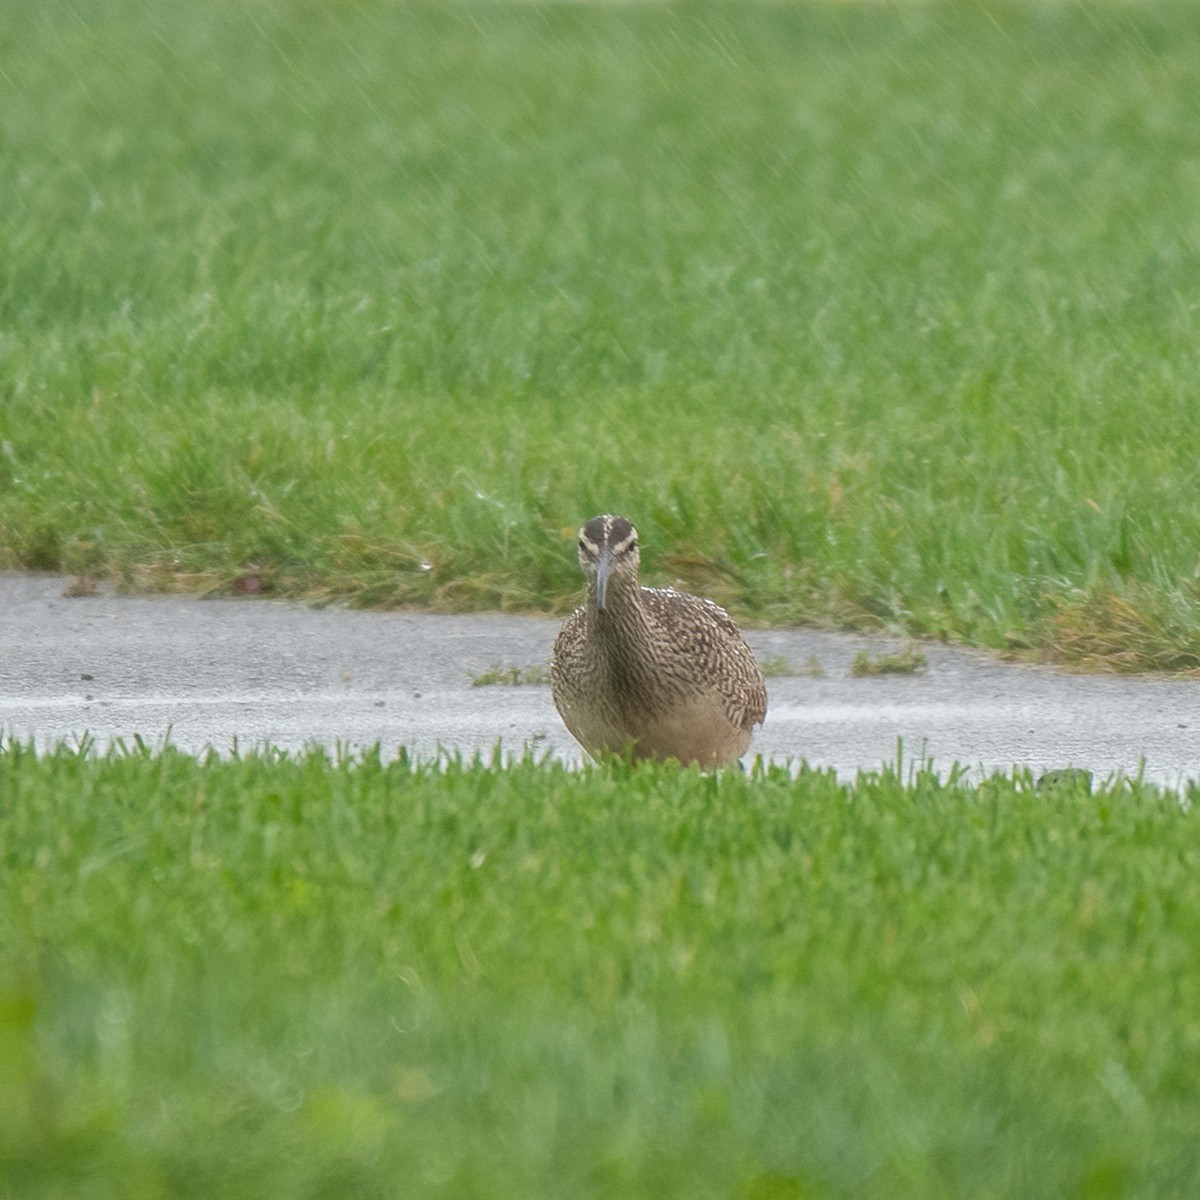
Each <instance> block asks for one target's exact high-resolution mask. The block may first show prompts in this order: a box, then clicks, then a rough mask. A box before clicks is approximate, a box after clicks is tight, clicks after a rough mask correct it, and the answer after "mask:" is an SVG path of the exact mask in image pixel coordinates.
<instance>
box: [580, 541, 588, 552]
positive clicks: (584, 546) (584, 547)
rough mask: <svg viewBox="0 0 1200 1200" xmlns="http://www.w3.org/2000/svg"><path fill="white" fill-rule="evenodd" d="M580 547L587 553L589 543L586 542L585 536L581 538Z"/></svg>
mask: <svg viewBox="0 0 1200 1200" xmlns="http://www.w3.org/2000/svg"><path fill="white" fill-rule="evenodd" d="M579 549H580V550H581V551H582V552H583V553H584V554H586V553H587V543H586V542H585V541H584V540H583V538H580V539H579Z"/></svg>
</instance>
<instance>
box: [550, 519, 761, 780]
mask: <svg viewBox="0 0 1200 1200" xmlns="http://www.w3.org/2000/svg"><path fill="white" fill-rule="evenodd" d="M638 561H639V559H638V541H637V530H636V529H634V527H633V526H632V525H631V524H630V522H629V521H627V520H626V519H625V518H624V517H614V516H608V515H606V516H600V517H593V518H592V519H591V520H590V521H588V522H587V524H586V525H584V526H583V528H582V529H581V530H580V531H579V565H580V566H581V567H582V569H583V574H584V577H585V579H586V580H587V595H586V597H585V599H584V603H583V604H582V605H581V606H580V607H579V608H577V609H576V610H575V611H574V612H573V613H572V614H571V615H570V616H569V617H568V618H567V620H566V621H565V622H564V624H563V627H562V629H560V630H559V633H558V637H557V638H556V639H555V642H554V655H553V657H552V658H551V660H550V685H551V690H552V693H553V696H554V703H555V706H556V707H557V708H558V711H559V713H560V714H561V716H562V719H563V721H564V722H565V723H566V726H567V728H568V729H569V730H570V731H571V733H572V734H573V735H574V736H575V738H576V740H578V741H579V743H580V744H581V745H582V746H583V748H584V749H585V750H586V751H587V752H588V753H589V754H591V755H593V756H596V757H599V756H601V755H603V754H605V753H612V754H618V755H619V754H626V753H628V754H629V755H630V756H631V757H632V758H633V759H634V760H637V759H643V758H655V759H672V758H673V759H677V760H678V761H680V762H682V763H698V764H700V765H701V766H706V767H709V766H718V765H720V764H722V763H730V762H735V761H736V760H737V759H739V758H741V756H742V755H743V754H745V753H746V750H747V749H748V748H749V746H750V738H751V734H752V731H753V728H754V726H756V725H761V724H762V723H763V718H764V717H765V716H766V711H767V690H766V685H765V684H764V682H763V676H762V671H760V670H759V667H758V663H757V662H755V660H754V655H753V654H752V653H751V651H750V647H749V646H747V645H746V642H745V639H744V638H743V637H742V635H741V632H740V631H739V630H738V627H737V626H736V625H735V624H734V623H733V621H731V620H730V618H729V615H728V613H726V612H725V610H724V609H723V608H720V607H719V606H718V605H716V604H714V603H713V602H712V601H711V600H702V599H700V597H698V596H689V595H688V594H687V593H685V592H677V591H675V590H674V589H673V588H644V587H641V586H640V585H639V584H638V575H637V573H638Z"/></svg>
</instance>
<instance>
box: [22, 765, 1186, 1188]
mask: <svg viewBox="0 0 1200 1200" xmlns="http://www.w3.org/2000/svg"><path fill="white" fill-rule="evenodd" d="M87 749H88V748H87V747H86V746H85V747H84V748H83V750H82V752H76V751H74V750H68V749H65V748H60V749H59V750H57V751H55V752H53V753H48V754H43V755H41V756H39V755H36V754H35V753H34V752H33V751H32V750H31V749H27V748H23V747H20V746H17V745H14V744H9V745H8V746H6V747H3V748H0V812H2V813H3V818H4V819H3V825H2V827H0V828H2V832H0V866H2V868H3V869H2V870H0V911H3V912H4V913H5V918H4V920H3V921H2V922H0V1195H2V1196H4V1197H6V1200H7V1198H8V1197H11V1198H12V1200H18V1198H19V1200H50V1198H52V1197H67V1196H69V1197H71V1198H72V1200H110V1198H111V1200H158V1198H166V1197H172V1198H175V1200H179V1198H187V1197H196V1198H197V1200H221V1198H223V1197H229V1198H230V1200H232V1198H234V1197H244V1196H248V1195H253V1196H256V1197H262V1198H263V1200H276V1198H284V1197H287V1198H297V1200H299V1198H305V1200H318V1198H321V1197H330V1198H333V1197H337V1198H343V1197H356V1198H363V1200H373V1198H376V1197H378V1198H379V1200H383V1198H385V1197H395V1196H404V1197H406V1198H411V1200H434V1198H445V1200H493V1198H494V1200H502V1198H503V1200H508V1198H510V1197H522V1198H523V1200H543V1198H545V1200H551V1198H553V1200H559V1198H561V1197H564V1196H571V1197H579V1198H580V1200H592V1198H594V1200H611V1198H612V1197H615V1196H625V1197H636V1198H642V1197H645V1198H647V1200H650V1198H653V1200H709V1198H712V1200H795V1198H797V1197H801V1198H808V1197H814V1198H818V1200H834V1198H841V1197H846V1198H849V1197H853V1198H854V1200H935V1198H940V1197H946V1198H947V1200H949V1198H958V1197H965V1196H980V1197H982V1196H987V1197H994V1198H996V1200H1027V1198H1028V1197H1030V1196H1056V1197H1057V1196H1062V1197H1080V1198H1081V1200H1110V1198H1113V1197H1122V1198H1124V1200H1163V1198H1164V1197H1180V1198H1183V1197H1188V1196H1193V1195H1195V1194H1196V1191H1197V1187H1198V1186H1200V1147H1198V1143H1197V1140H1196V1136H1195V1133H1196V1116H1197V1111H1198V1108H1200V1085H1198V1083H1197V1074H1196V1071H1195V1066H1194V1065H1195V1060H1196V1054H1197V1049H1198V1047H1200V1017H1198V1014H1200V974H1198V973H1197V970H1196V956H1195V945H1196V938H1197V936H1198V934H1200V929H1198V922H1200V916H1198V914H1200V872H1197V870H1196V864H1197V859H1198V857H1200V825H1198V823H1197V813H1196V809H1195V807H1194V805H1193V806H1192V807H1191V808H1190V809H1189V807H1188V806H1187V805H1185V804H1181V803H1180V797H1179V796H1176V795H1165V794H1162V793H1159V792H1157V791H1156V790H1155V789H1153V788H1150V787H1145V786H1142V785H1140V784H1138V783H1136V782H1130V781H1117V782H1109V783H1107V784H1105V785H1102V786H1100V787H1099V788H1098V789H1097V791H1096V793H1095V794H1092V793H1090V792H1089V791H1088V788H1087V786H1086V785H1083V784H1078V783H1074V784H1068V785H1066V786H1063V787H1061V788H1053V789H1050V790H1048V791H1039V790H1037V789H1035V788H1034V786H1033V784H1032V781H1031V780H1030V779H1029V778H1028V776H1026V775H1020V774H1018V775H1015V776H1013V777H1012V778H1008V779H1005V778H1000V777H996V778H993V779H990V780H985V781H983V782H981V783H979V784H978V785H976V786H974V787H971V788H967V787H965V786H963V785H961V784H958V783H955V781H954V780H952V779H951V780H947V781H942V780H939V779H937V778H935V777H934V776H933V775H932V774H930V773H929V772H926V771H922V770H921V769H920V768H919V766H915V767H912V768H905V769H903V770H901V769H898V768H896V769H890V770H887V769H885V770H884V771H883V772H881V773H879V774H876V775H870V776H863V777H860V778H859V779H858V780H857V781H855V782H854V783H853V784H839V783H838V781H837V780H836V778H835V777H834V775H833V773H832V772H830V773H819V772H813V771H805V772H802V773H801V774H800V775H799V777H798V778H797V777H795V776H794V775H793V773H792V772H791V771H790V770H788V769H787V768H782V767H776V768H769V769H762V768H761V767H758V768H755V769H754V770H753V771H751V772H750V773H748V774H742V773H738V772H726V773H721V774H720V775H714V776H709V777H705V776H702V775H700V774H698V773H697V772H694V771H680V770H677V769H674V768H669V767H661V766H660V767H653V766H652V767H647V768H645V769H640V770H637V771H634V772H622V771H611V770H610V771H603V770H598V769H588V770H584V771H572V770H568V769H566V768H565V767H563V766H562V765H561V764H557V765H556V764H548V763H542V764H539V763H535V762H532V761H525V762H523V763H521V762H518V763H515V764H513V765H511V766H509V767H501V766H499V765H495V766H489V765H487V764H480V763H474V764H468V763H462V762H458V761H453V760H448V761H443V762H441V763H436V762H435V763H426V764H424V765H421V766H414V765H413V764H411V763H408V762H405V761H403V760H400V761H397V762H391V763H386V764H385V763H383V762H381V761H380V759H379V757H378V756H377V755H367V756H365V757H364V758H363V759H361V760H356V761H349V760H341V761H339V762H336V763H334V762H330V761H329V760H328V759H326V758H325V757H324V756H322V755H321V754H319V753H314V754H310V755H307V756H301V757H299V758H292V759H287V758H284V757H282V756H278V755H270V754H267V755H255V756H249V757H244V758H241V759H237V760H232V761H224V762H221V761H218V760H216V759H215V758H210V759H209V760H208V761H205V762H201V761H198V760H197V759H195V758H193V757H190V756H188V755H184V754H181V753H178V752H175V751H173V750H170V749H166V750H164V751H162V752H161V753H159V754H156V755H152V754H149V753H137V752H133V753H129V754H121V753H113V754H109V755H107V756H102V757H95V756H93V755H90V754H89V753H88V752H87ZM1193 792H1194V789H1193ZM1191 799H1192V800H1193V801H1194V800H1195V799H1196V797H1195V795H1194V794H1193V795H1192V797H1191Z"/></svg>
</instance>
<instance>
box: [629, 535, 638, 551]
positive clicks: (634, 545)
mask: <svg viewBox="0 0 1200 1200" xmlns="http://www.w3.org/2000/svg"><path fill="white" fill-rule="evenodd" d="M636 549H637V538H634V539H633V541H632V542H630V543H629V552H630V553H631V554H632V553H633V551H635V550H636Z"/></svg>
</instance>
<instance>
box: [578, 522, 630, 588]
mask: <svg viewBox="0 0 1200 1200" xmlns="http://www.w3.org/2000/svg"><path fill="white" fill-rule="evenodd" d="M579 565H580V567H582V568H583V575H584V578H585V579H586V580H587V583H588V595H589V596H590V597H594V598H595V601H596V608H597V610H598V611H599V612H603V611H604V609H605V605H606V604H607V603H608V600H609V592H610V589H613V588H624V587H626V586H633V587H636V586H637V575H638V534H637V530H636V529H634V527H633V525H632V524H631V523H630V522H629V521H627V520H626V519H625V518H624V517H613V516H609V515H607V514H606V515H604V516H602V517H593V518H592V519H591V520H590V521H588V522H587V524H586V525H584V527H583V528H582V529H581V530H580V531H579Z"/></svg>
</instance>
